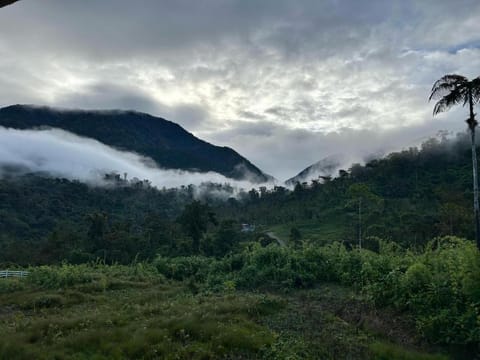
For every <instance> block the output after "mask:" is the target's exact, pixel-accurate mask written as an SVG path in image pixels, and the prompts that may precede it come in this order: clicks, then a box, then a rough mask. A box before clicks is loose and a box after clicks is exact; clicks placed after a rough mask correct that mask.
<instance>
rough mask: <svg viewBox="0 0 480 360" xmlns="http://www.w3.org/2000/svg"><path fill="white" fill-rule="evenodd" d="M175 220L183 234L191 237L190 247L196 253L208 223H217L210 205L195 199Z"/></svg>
mask: <svg viewBox="0 0 480 360" xmlns="http://www.w3.org/2000/svg"><path fill="white" fill-rule="evenodd" d="M177 221H178V223H180V225H181V226H182V228H183V231H184V232H185V234H186V235H188V236H190V237H191V238H192V241H193V244H192V247H193V251H194V252H195V253H196V254H198V253H199V251H200V240H201V238H202V237H203V235H204V234H205V233H206V232H207V229H208V224H209V223H212V224H213V225H217V220H216V218H215V214H214V213H213V212H212V211H211V209H210V207H209V206H208V205H206V204H202V203H201V202H200V201H197V200H196V201H194V202H192V203H191V204H189V205H187V206H186V207H185V209H184V210H183V212H182V214H181V215H180V216H179V218H178V219H177Z"/></svg>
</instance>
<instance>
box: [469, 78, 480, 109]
mask: <svg viewBox="0 0 480 360" xmlns="http://www.w3.org/2000/svg"><path fill="white" fill-rule="evenodd" d="M471 87H472V100H473V103H474V104H477V103H479V102H480V76H479V77H476V78H475V79H473V80H472V81H471Z"/></svg>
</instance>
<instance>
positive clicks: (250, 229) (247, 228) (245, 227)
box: [240, 224, 255, 233]
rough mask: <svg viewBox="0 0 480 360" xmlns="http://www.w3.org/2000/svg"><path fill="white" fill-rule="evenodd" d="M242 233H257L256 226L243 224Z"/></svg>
mask: <svg viewBox="0 0 480 360" xmlns="http://www.w3.org/2000/svg"><path fill="white" fill-rule="evenodd" d="M240 231H241V232H243V233H245V232H253V231H255V225H252V224H242V229H241V230H240Z"/></svg>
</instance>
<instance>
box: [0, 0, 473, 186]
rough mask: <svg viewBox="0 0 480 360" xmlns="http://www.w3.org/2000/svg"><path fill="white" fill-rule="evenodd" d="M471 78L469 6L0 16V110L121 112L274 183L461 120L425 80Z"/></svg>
mask: <svg viewBox="0 0 480 360" xmlns="http://www.w3.org/2000/svg"><path fill="white" fill-rule="evenodd" d="M448 73H458V74H462V75H464V76H467V77H469V78H472V77H476V76H479V75H480V1H478V0H456V1H451V0H448V1H447V0H391V1H385V0H370V1H365V0H324V1H320V0H295V1H293V0H288V1H287V0H202V1H197V0H188V1H187V0H137V1H129V0H102V1H98V0H97V1H93V0H82V1H75V0H42V1H38V0H21V1H20V2H18V3H16V4H14V5H12V6H8V7H6V8H3V9H1V10H0V106H7V105H11V104H18V103H20V104H36V105H50V106H56V107H65V108H83V109H133V110H137V111H143V112H148V113H151V114H153V115H157V116H160V117H163V118H166V119H169V120H172V121H174V122H177V123H179V124H180V125H182V126H183V127H184V128H185V129H187V130H188V131H190V132H192V133H193V134H195V135H196V136H198V137H200V138H202V139H204V140H207V141H209V142H212V143H214V144H216V145H221V146H229V147H232V148H234V149H235V150H236V151H238V152H239V153H240V154H241V155H243V156H245V157H247V158H248V159H249V160H251V161H252V162H253V163H254V164H255V165H257V166H258V167H260V168H261V169H262V170H264V171H265V172H266V173H269V174H271V175H273V176H275V177H276V178H277V179H280V180H285V179H287V178H289V177H291V176H293V175H295V174H296V173H298V172H300V171H301V170H302V169H303V168H305V167H307V166H309V165H310V164H312V163H314V162H316V161H318V160H320V159H322V158H325V157H327V156H329V155H332V154H339V153H340V154H346V155H347V158H348V159H349V161H361V160H362V159H364V158H365V157H370V156H372V155H381V154H384V153H386V152H388V151H392V150H399V149H402V148H405V147H409V146H413V145H417V144H419V143H420V142H421V141H423V140H425V139H426V138H428V137H430V136H435V134H437V132H438V131H439V130H448V131H452V132H453V133H456V132H458V131H464V130H465V126H466V125H465V123H464V121H463V120H464V119H466V118H467V112H466V109H462V108H461V107H460V108H459V109H454V110H451V111H450V112H448V113H445V114H441V115H440V116H438V117H435V118H433V117H432V109H433V104H431V103H428V96H429V91H430V89H431V86H432V84H433V82H434V81H435V80H437V79H438V78H440V77H441V76H443V75H444V74H448Z"/></svg>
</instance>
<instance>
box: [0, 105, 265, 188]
mask: <svg viewBox="0 0 480 360" xmlns="http://www.w3.org/2000/svg"><path fill="white" fill-rule="evenodd" d="M0 126H4V127H10V128H15V129H31V128H38V127H53V128H60V129H64V130H67V131H70V132H73V133H75V134H77V135H81V136H85V137H89V138H93V139H96V140H98V141H100V142H102V143H104V144H106V145H109V146H113V147H115V148H117V149H121V150H126V151H134V152H136V153H139V154H142V155H145V156H148V157H151V158H152V159H153V160H154V161H155V162H156V163H157V164H158V165H159V166H160V167H163V168H167V169H181V170H193V171H199V172H208V171H214V172H217V173H220V174H222V175H224V176H226V177H229V178H232V179H237V180H243V179H248V180H250V181H252V182H256V183H262V182H266V181H269V180H272V179H273V178H272V177H271V176H270V175H267V174H265V173H263V172H262V171H261V170H260V169H259V168H257V167H256V166H255V165H253V164H252V163H251V162H250V161H249V160H247V159H246V158H244V157H243V156H241V155H240V154H238V153H237V152H236V151H234V150H233V149H231V148H228V147H220V146H215V145H212V144H210V143H208V142H206V141H203V140H201V139H198V138H197V137H195V136H194V135H193V134H191V133H189V132H188V131H186V130H185V129H183V128H182V127H181V126H180V125H178V124H176V123H174V122H171V121H168V120H165V119H162V118H159V117H155V116H151V115H148V114H145V113H140V112H135V111H119V110H112V111H90V110H88V111H87V110H58V109H53V108H49V107H37V106H29V105H13V106H8V107H4V108H1V109H0Z"/></svg>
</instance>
